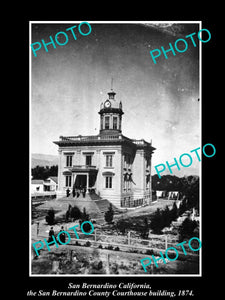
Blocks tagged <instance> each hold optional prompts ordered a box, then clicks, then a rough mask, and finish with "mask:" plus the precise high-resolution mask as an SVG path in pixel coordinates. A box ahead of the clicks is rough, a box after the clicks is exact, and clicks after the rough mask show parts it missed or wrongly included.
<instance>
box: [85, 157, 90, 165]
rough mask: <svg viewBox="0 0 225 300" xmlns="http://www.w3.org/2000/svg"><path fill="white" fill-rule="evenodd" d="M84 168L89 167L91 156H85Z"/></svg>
mask: <svg viewBox="0 0 225 300" xmlns="http://www.w3.org/2000/svg"><path fill="white" fill-rule="evenodd" d="M86 166H91V155H86Z"/></svg>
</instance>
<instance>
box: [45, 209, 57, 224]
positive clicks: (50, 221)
mask: <svg viewBox="0 0 225 300" xmlns="http://www.w3.org/2000/svg"><path fill="white" fill-rule="evenodd" d="M45 220H46V222H47V223H48V225H53V224H54V223H55V212H54V209H53V208H50V209H49V210H48V214H47V216H46V217H45Z"/></svg>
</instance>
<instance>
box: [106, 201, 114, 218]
mask: <svg viewBox="0 0 225 300" xmlns="http://www.w3.org/2000/svg"><path fill="white" fill-rule="evenodd" d="M113 216H114V211H113V207H112V203H110V204H109V208H108V210H107V211H106V212H105V221H106V222H107V223H112V220H113Z"/></svg>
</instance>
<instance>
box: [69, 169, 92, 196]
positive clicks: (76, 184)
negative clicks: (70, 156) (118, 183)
mask: <svg viewBox="0 0 225 300" xmlns="http://www.w3.org/2000/svg"><path fill="white" fill-rule="evenodd" d="M69 171H70V172H71V173H70V174H71V175H72V187H73V189H83V188H85V189H86V193H88V192H89V190H90V189H91V188H92V189H93V188H94V186H95V181H96V177H97V173H98V170H97V169H96V166H86V165H83V166H82V165H74V166H73V167H71V168H69Z"/></svg>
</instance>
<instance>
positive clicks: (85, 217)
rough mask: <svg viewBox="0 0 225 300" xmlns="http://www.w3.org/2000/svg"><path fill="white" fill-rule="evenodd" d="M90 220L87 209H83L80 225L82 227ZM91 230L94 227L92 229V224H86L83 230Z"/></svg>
mask: <svg viewBox="0 0 225 300" xmlns="http://www.w3.org/2000/svg"><path fill="white" fill-rule="evenodd" d="M89 220H90V217H89V214H87V212H86V208H85V207H84V208H83V212H82V213H81V216H80V220H79V223H80V225H81V224H82V223H83V222H85V221H89ZM91 229H92V227H91V225H90V224H88V223H85V224H84V225H83V230H84V231H85V232H90V231H91Z"/></svg>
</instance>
